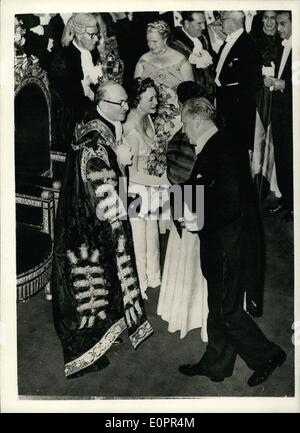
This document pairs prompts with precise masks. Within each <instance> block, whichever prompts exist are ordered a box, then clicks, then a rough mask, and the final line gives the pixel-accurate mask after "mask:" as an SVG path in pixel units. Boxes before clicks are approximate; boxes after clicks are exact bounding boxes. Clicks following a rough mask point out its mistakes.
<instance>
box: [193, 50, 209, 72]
mask: <svg viewBox="0 0 300 433" xmlns="http://www.w3.org/2000/svg"><path fill="white" fill-rule="evenodd" d="M189 62H190V63H191V64H192V65H195V66H196V68H207V67H208V66H209V65H212V63H213V60H212V57H211V55H210V54H209V52H208V51H206V50H204V49H201V50H197V49H195V48H194V50H193V52H192V54H190V57H189Z"/></svg>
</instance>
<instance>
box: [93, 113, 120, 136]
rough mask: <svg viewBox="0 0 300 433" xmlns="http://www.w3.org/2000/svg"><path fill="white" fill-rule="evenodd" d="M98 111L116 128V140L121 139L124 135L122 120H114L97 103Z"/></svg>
mask: <svg viewBox="0 0 300 433" xmlns="http://www.w3.org/2000/svg"><path fill="white" fill-rule="evenodd" d="M97 111H98V113H99V114H100V116H101V117H103V119H105V120H106V121H107V122H108V123H110V124H111V125H113V127H114V129H115V136H116V141H119V140H121V137H122V124H121V122H120V121H114V120H111V119H109V118H108V117H107V116H106V115H105V114H104V113H103V111H102V110H101V109H100V108H99V106H98V105H97Z"/></svg>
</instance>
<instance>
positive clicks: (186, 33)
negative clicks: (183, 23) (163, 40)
mask: <svg viewBox="0 0 300 433" xmlns="http://www.w3.org/2000/svg"><path fill="white" fill-rule="evenodd" d="M181 28H182V31H183V33H184V34H185V35H186V36H187V37H188V38H189V39H190V40H191V41H192V42H193V43H195V40H196V41H199V39H198V38H193V37H192V36H190V35H189V34H188V32H186V31H185V30H184V27H181Z"/></svg>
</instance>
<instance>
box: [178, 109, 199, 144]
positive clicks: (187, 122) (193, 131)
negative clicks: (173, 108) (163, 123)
mask: <svg viewBox="0 0 300 433" xmlns="http://www.w3.org/2000/svg"><path fill="white" fill-rule="evenodd" d="M181 120H182V123H183V128H182V132H184V133H185V135H186V136H187V138H188V139H189V142H190V143H191V144H194V145H196V144H197V140H198V138H199V136H198V135H199V134H198V129H199V128H198V127H199V122H198V119H197V118H195V117H192V116H189V115H188V113H187V111H186V110H185V109H183V111H182V113H181Z"/></svg>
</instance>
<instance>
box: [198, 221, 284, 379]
mask: <svg viewBox="0 0 300 433" xmlns="http://www.w3.org/2000/svg"><path fill="white" fill-rule="evenodd" d="M248 230H249V221H247V218H240V219H238V220H236V221H234V222H232V223H231V224H229V225H228V226H227V227H226V228H224V229H222V230H219V231H218V232H210V233H207V232H206V233H204V232H201V233H200V239H201V266H202V271H203V274H204V276H205V278H206V280H207V284H208V307H209V315H208V323H207V331H208V346H207V350H206V352H205V354H204V355H203V357H202V359H201V361H200V364H201V365H202V366H203V367H204V368H205V369H206V370H207V371H208V372H209V373H210V374H211V375H213V376H215V377H229V376H231V375H232V372H233V368H234V363H235V359H236V356H237V354H239V355H240V356H241V358H242V359H244V361H245V362H246V364H247V365H248V367H249V368H251V369H253V370H256V369H258V368H260V367H264V366H266V365H267V364H268V363H269V362H270V361H272V359H273V358H274V355H275V353H276V350H278V346H276V345H275V344H273V343H271V342H270V341H269V340H268V339H267V338H266V337H265V335H264V334H263V332H262V331H261V330H260V329H259V327H258V326H257V325H256V323H255V322H254V321H253V320H252V319H251V317H250V316H249V315H248V314H247V313H246V312H245V311H244V309H243V299H244V287H243V273H244V269H243V268H244V266H245V262H244V259H243V253H244V248H247V242H249V236H248Z"/></svg>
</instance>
